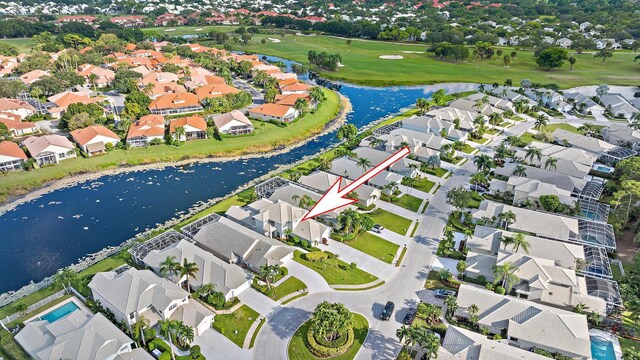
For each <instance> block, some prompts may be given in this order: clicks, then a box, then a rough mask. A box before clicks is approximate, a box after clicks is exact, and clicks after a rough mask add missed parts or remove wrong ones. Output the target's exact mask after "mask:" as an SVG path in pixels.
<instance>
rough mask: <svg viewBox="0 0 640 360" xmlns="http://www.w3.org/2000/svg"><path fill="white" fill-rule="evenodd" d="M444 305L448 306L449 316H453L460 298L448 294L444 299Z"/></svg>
mask: <svg viewBox="0 0 640 360" xmlns="http://www.w3.org/2000/svg"><path fill="white" fill-rule="evenodd" d="M444 305H445V306H446V307H447V314H446V315H447V318H452V317H453V315H455V314H456V311H457V310H458V299H456V297H455V296H453V295H447V297H446V298H445V299H444Z"/></svg>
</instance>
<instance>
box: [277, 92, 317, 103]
mask: <svg viewBox="0 0 640 360" xmlns="http://www.w3.org/2000/svg"><path fill="white" fill-rule="evenodd" d="M298 99H304V100H306V101H307V103H308V104H311V96H310V95H309V94H308V93H304V94H289V95H276V104H278V105H285V106H295V105H296V101H298Z"/></svg>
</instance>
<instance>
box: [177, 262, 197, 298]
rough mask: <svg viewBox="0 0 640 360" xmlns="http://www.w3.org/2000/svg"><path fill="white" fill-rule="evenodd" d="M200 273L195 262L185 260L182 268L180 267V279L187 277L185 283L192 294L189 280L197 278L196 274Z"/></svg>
mask: <svg viewBox="0 0 640 360" xmlns="http://www.w3.org/2000/svg"><path fill="white" fill-rule="evenodd" d="M198 271H200V269H198V265H197V264H196V263H193V262H189V261H187V259H184V260H183V261H182V266H180V277H183V276H184V277H186V279H185V281H186V282H187V290H188V291H189V292H191V285H189V278H194V279H195V278H196V274H197V273H198Z"/></svg>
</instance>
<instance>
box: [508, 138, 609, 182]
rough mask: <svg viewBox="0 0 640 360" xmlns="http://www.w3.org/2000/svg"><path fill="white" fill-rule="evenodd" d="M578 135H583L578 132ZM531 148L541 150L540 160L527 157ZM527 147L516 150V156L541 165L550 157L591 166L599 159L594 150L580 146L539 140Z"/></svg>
mask: <svg viewBox="0 0 640 360" xmlns="http://www.w3.org/2000/svg"><path fill="white" fill-rule="evenodd" d="M563 131H564V130H563ZM576 135H577V136H582V135H578V134H576ZM589 139H593V138H589ZM530 148H536V149H538V150H540V160H538V158H535V157H534V158H533V159H531V158H525V157H526V154H527V151H526V149H530ZM526 149H522V150H518V151H516V156H517V157H518V158H520V159H526V161H528V162H529V163H532V164H535V165H537V166H541V167H543V166H544V163H545V161H546V160H547V159H548V158H554V159H557V160H558V162H560V161H562V160H565V161H571V162H575V163H578V164H582V165H586V166H589V167H590V166H591V165H593V163H595V162H596V161H597V160H598V155H596V154H594V153H593V152H589V151H586V150H584V149H582V148H579V147H566V146H560V145H555V144H549V143H543V142H539V141H532V142H531V143H530V144H529V145H528V146H527V148H526ZM558 167H560V166H558ZM567 175H571V174H567ZM574 176H575V175H574ZM576 177H577V176H576Z"/></svg>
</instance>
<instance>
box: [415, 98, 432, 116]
mask: <svg viewBox="0 0 640 360" xmlns="http://www.w3.org/2000/svg"><path fill="white" fill-rule="evenodd" d="M416 107H417V108H418V111H419V113H420V115H424V114H425V113H426V112H428V111H429V108H430V107H431V104H430V103H429V100H427V99H425V98H419V99H418V100H416Z"/></svg>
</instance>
